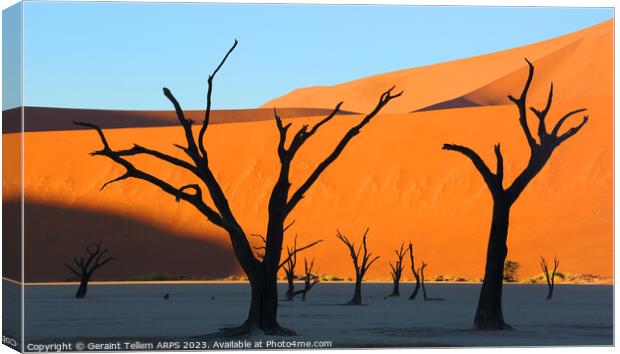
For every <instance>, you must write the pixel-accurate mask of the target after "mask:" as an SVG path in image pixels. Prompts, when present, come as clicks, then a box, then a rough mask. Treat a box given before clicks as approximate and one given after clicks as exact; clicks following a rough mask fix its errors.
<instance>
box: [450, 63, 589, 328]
mask: <svg viewBox="0 0 620 354" xmlns="http://www.w3.org/2000/svg"><path fill="white" fill-rule="evenodd" d="M526 61H527V59H526ZM527 64H528V66H529V73H528V77H527V81H526V82H525V86H524V87H523V91H522V93H521V96H520V97H519V98H515V97H513V96H508V97H509V98H510V100H511V101H512V102H513V103H514V104H515V105H516V106H517V108H518V111H519V123H520V124H521V128H522V129H523V132H524V134H525V138H526V140H527V143H528V145H529V147H530V158H529V160H528V163H527V166H526V167H525V168H524V169H523V170H522V171H521V172H520V173H519V174H518V175H517V177H516V178H515V180H514V181H513V182H512V184H511V185H510V186H509V187H508V188H504V183H503V179H504V159H503V157H502V153H501V150H500V145H499V144H497V145H495V156H496V160H497V161H496V166H497V167H496V169H495V173H493V172H491V170H490V169H489V167H488V166H487V165H486V164H485V162H484V161H483V160H482V158H481V157H480V156H479V155H478V154H477V153H476V152H474V151H473V150H472V149H470V148H467V147H465V146H460V145H454V144H445V145H444V146H443V149H445V150H452V151H456V152H459V153H461V154H463V155H465V156H466V157H467V158H469V159H470V160H471V161H472V163H473V164H474V166H475V167H476V169H477V170H478V172H480V174H481V175H482V178H483V179H484V182H485V183H486V185H487V186H488V188H489V190H490V192H491V195H492V197H493V218H492V221H491V231H490V236H489V243H488V249H487V258H486V267H485V273H484V280H483V282H482V288H481V291H480V298H479V301H478V308H477V310H476V316H475V318H474V328H476V329H482V330H494V329H495V330H497V329H509V328H511V327H510V326H509V325H508V324H506V322H505V321H504V316H503V313H502V280H503V278H504V276H503V270H504V260H505V259H506V255H507V254H508V248H507V247H506V240H507V237H508V221H509V219H510V208H511V207H512V205H513V204H514V203H515V201H516V200H517V198H518V197H519V195H521V193H522V192H523V190H524V189H525V187H526V186H527V185H528V184H529V183H530V181H532V179H534V177H536V175H537V174H538V172H540V170H541V169H542V168H543V167H544V166H545V164H546V163H547V161H548V160H549V158H550V157H551V155H552V153H553V151H554V150H555V149H556V148H557V147H558V146H559V145H560V144H562V143H563V142H564V141H566V140H567V139H569V138H570V137H572V136H574V135H575V134H577V132H579V131H580V130H581V128H582V127H583V126H584V125H585V124H586V123H587V121H588V116H587V115H586V116H584V117H583V120H582V121H581V123H579V124H578V125H576V126H575V127H572V128H570V129H567V130H565V131H564V132H563V133H561V132H560V131H561V130H562V126H563V124H564V123H565V122H566V120H567V119H568V118H569V117H571V116H573V115H575V114H578V113H580V112H583V111H585V109H583V108H581V109H577V110H574V111H571V112H569V113H567V114H565V115H564V116H562V117H561V118H560V119H559V120H558V121H557V123H556V124H555V125H554V127H553V129H552V130H551V132H549V131H548V130H547V121H546V118H547V114H548V113H549V110H550V109H551V102H552V101H553V84H551V88H550V90H549V96H548V98H547V104H546V106H545V108H544V109H543V110H542V111H541V110H538V109H536V108H534V107H530V110H531V111H532V112H533V113H534V116H535V117H536V118H537V120H538V129H537V135H538V141H537V140H536V139H535V138H534V136H533V134H532V130H531V129H530V127H529V126H528V119H527V112H528V109H527V103H526V99H527V93H528V90H529V88H530V84H531V82H532V78H533V77H534V65H532V63H530V62H529V61H527Z"/></svg>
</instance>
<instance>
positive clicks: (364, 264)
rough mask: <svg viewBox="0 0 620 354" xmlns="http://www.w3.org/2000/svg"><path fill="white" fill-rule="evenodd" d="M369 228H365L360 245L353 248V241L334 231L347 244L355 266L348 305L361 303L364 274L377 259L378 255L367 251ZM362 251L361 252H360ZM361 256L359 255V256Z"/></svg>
mask: <svg viewBox="0 0 620 354" xmlns="http://www.w3.org/2000/svg"><path fill="white" fill-rule="evenodd" d="M368 230H369V228H366V231H365V232H364V236H363V237H362V243H361V245H360V246H359V247H358V248H357V250H356V249H355V243H354V242H351V241H349V239H348V238H347V237H346V236H345V235H343V234H342V233H340V231H336V236H337V237H338V238H339V239H340V240H341V241H342V242H343V243H344V244H345V245H346V246H347V249H348V250H349V254H350V255H351V259H352V260H353V267H355V290H354V292H353V298H351V301H349V302H348V303H347V304H348V305H361V304H362V282H363V281H364V275H366V272H367V271H368V269H369V268H370V266H371V265H372V264H373V263H374V262H375V261H376V260H377V259H379V256H375V257H374V258H373V257H372V253H369V252H368V247H366V236H367V235H368ZM362 251H363V253H362ZM360 256H361V257H360Z"/></svg>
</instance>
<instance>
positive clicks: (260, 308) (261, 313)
mask: <svg viewBox="0 0 620 354" xmlns="http://www.w3.org/2000/svg"><path fill="white" fill-rule="evenodd" d="M250 287H251V289H252V300H251V302H250V312H249V314H248V318H247V319H246V320H245V322H244V323H243V325H241V326H240V327H238V328H226V329H224V330H232V333H231V334H234V333H235V332H239V333H248V332H249V333H254V332H259V333H260V332H262V333H264V334H276V335H293V334H295V332H293V331H292V330H290V329H287V328H284V327H281V326H280V325H279V324H278V320H277V317H278V286H277V282H276V281H273V280H270V279H268V277H266V276H265V274H264V273H263V274H261V275H260V276H258V277H255V276H252V277H251V278H250Z"/></svg>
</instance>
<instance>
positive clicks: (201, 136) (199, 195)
mask: <svg viewBox="0 0 620 354" xmlns="http://www.w3.org/2000/svg"><path fill="white" fill-rule="evenodd" d="M236 46H237V41H236V40H235V41H234V44H233V45H232V46H231V47H230V49H229V50H228V52H227V53H226V54H225V55H224V57H223V58H222V60H221V61H220V62H219V64H218V65H217V67H216V68H215V70H214V71H213V72H212V73H211V74H210V75H209V77H208V79H207V95H206V96H207V97H206V109H205V115H204V119H203V120H202V122H201V124H199V125H198V127H197V128H198V129H193V127H194V123H195V122H194V121H193V120H191V119H187V118H186V116H185V112H184V110H183V109H182V108H181V105H180V103H179V102H178V100H177V99H176V98H175V96H174V95H173V94H172V92H171V91H170V90H169V89H168V88H163V94H164V96H165V97H166V98H167V99H168V100H169V101H170V103H171V104H172V106H173V107H174V110H175V112H176V115H177V119H178V121H179V125H180V127H181V128H182V130H181V131H182V133H183V139H184V142H183V143H182V144H174V146H175V147H176V148H178V149H180V151H181V152H182V153H183V154H184V155H183V156H184V157H183V158H179V157H175V156H172V155H169V154H166V153H163V152H161V151H157V150H153V149H150V148H147V147H144V146H141V145H137V144H134V145H133V146H132V147H130V148H125V149H113V148H112V146H111V144H110V142H109V141H108V139H107V137H106V135H105V133H104V131H103V130H102V129H101V128H100V127H99V126H97V125H95V124H91V123H88V122H75V124H77V125H80V126H84V127H87V128H91V129H93V130H94V131H95V132H96V133H97V135H98V136H99V139H100V141H101V145H102V148H101V149H100V150H97V151H94V152H92V153H91V155H93V156H100V157H105V158H107V159H109V160H110V161H112V162H113V163H115V164H117V165H120V166H121V167H123V168H124V169H125V172H124V173H123V174H122V175H120V176H119V177H116V178H114V179H112V180H110V181H108V182H106V183H104V184H103V186H102V187H101V189H102V190H103V189H104V188H106V187H107V186H109V185H111V184H113V183H116V182H121V181H123V180H126V179H135V180H140V181H142V182H145V183H148V184H150V185H152V186H153V187H155V188H158V189H160V190H161V191H163V192H164V193H166V194H168V195H170V196H172V197H174V199H175V200H176V201H177V202H184V203H187V204H189V205H191V206H193V207H194V208H195V209H196V211H197V212H198V213H199V215H201V220H202V221H203V222H208V223H211V224H213V225H215V226H217V227H219V228H221V229H223V230H224V231H226V233H227V234H228V238H229V240H230V243H231V246H232V249H233V252H234V255H235V257H236V259H237V261H238V262H239V265H240V267H241V269H242V270H243V271H244V273H245V274H246V276H247V278H248V280H249V283H250V292H251V297H250V306H249V311H248V315H247V318H246V320H245V321H244V322H243V323H242V324H241V325H240V326H238V327H232V328H225V329H222V330H223V331H224V332H225V334H227V335H240V334H245V333H250V332H254V330H259V331H261V332H263V333H265V334H274V335H292V334H294V333H295V332H294V331H292V330H290V329H287V328H284V327H282V326H280V324H279V323H278V316H277V314H278V288H277V279H278V272H279V271H280V269H281V268H283V267H284V269H285V273H286V274H287V279H293V278H294V268H295V266H296V261H297V253H298V252H299V251H300V250H301V249H303V247H301V248H299V249H298V248H297V247H296V242H295V243H294V244H293V246H292V247H291V248H287V255H286V258H285V259H284V260H282V259H281V258H282V250H283V245H284V239H285V237H284V233H285V231H286V229H287V228H288V227H290V224H289V226H286V227H285V226H284V225H285V224H286V220H287V218H288V217H289V216H290V214H291V212H292V211H293V210H294V209H295V207H296V206H297V205H298V204H299V202H301V201H302V200H303V198H304V196H305V194H306V193H307V192H308V191H309V190H310V188H311V187H312V186H313V185H314V184H315V182H316V181H317V180H318V179H319V177H320V176H321V175H322V174H323V173H324V171H325V170H326V169H327V168H328V167H329V166H331V165H332V164H333V163H334V162H335V161H336V160H337V159H338V157H339V156H340V155H341V154H342V153H343V151H344V150H345V148H346V147H347V146H348V144H349V143H350V141H351V140H352V139H353V138H354V137H355V136H357V135H358V134H360V132H361V131H362V129H363V128H364V127H366V126H367V125H368V124H369V123H370V122H371V121H372V120H373V119H374V118H375V117H376V116H377V115H378V114H379V112H381V111H382V109H383V108H384V107H385V106H386V105H387V104H389V103H390V102H391V101H392V100H394V99H396V98H398V97H400V96H401V95H402V93H403V92H402V91H401V92H398V93H394V92H393V91H394V87H392V88H389V89H387V90H386V91H384V92H383V93H382V94H380V95H379V99H378V101H377V103H376V105H375V106H374V108H373V109H372V110H371V111H370V112H369V113H367V114H365V115H364V116H363V117H362V118H361V120H360V121H359V122H358V123H357V124H355V125H353V126H352V127H351V128H349V129H348V130H347V131H346V132H345V133H344V134H343V135H342V136H341V137H340V139H339V141H338V142H337V143H336V145H335V146H334V147H333V148H332V149H331V150H330V152H329V153H328V154H327V156H326V157H324V159H322V160H320V162H319V163H318V164H316V165H315V166H313V168H311V172H310V174H309V175H308V176H307V177H306V178H305V179H303V180H301V181H299V183H298V184H297V185H296V186H295V188H293V184H292V183H291V181H290V173H291V169H292V166H293V164H292V162H293V160H294V159H295V157H296V156H297V152H298V151H299V150H300V149H301V148H302V147H303V146H304V144H305V143H306V142H307V141H308V140H309V139H311V138H312V137H313V136H314V135H315V134H316V132H317V131H319V130H320V129H321V128H323V126H325V125H326V124H327V123H328V122H330V121H331V120H332V119H333V118H334V117H335V116H336V115H337V114H338V113H339V112H340V107H341V106H342V104H343V103H342V102H340V103H338V104H337V105H336V106H335V107H334V109H333V111H332V112H331V113H330V114H329V115H327V116H326V117H325V118H323V119H320V120H318V121H317V122H316V123H315V124H302V125H301V127H300V128H299V129H297V131H296V132H292V133H291V132H290V130H291V127H292V122H284V121H283V120H282V119H281V117H280V116H279V115H278V113H277V111H276V110H275V109H274V121H275V127H276V129H277V132H278V137H277V141H276V142H275V144H274V145H276V146H275V151H274V152H276V153H277V156H278V160H279V169H278V171H277V178H276V181H275V183H274V185H273V188H272V190H271V194H270V197H269V202H268V205H267V213H266V214H267V215H268V217H267V223H266V224H267V227H266V232H265V233H264V236H260V237H261V239H262V240H263V242H264V247H263V248H261V249H262V250H263V251H262V252H261V253H260V254H256V253H255V252H254V251H255V249H254V248H253V247H252V245H251V243H250V242H249V239H248V236H247V233H246V230H245V229H244V228H243V227H242V226H241V225H240V224H239V222H238V221H237V218H236V216H235V214H234V211H233V210H232V208H231V206H230V204H229V202H228V199H227V197H226V193H225V191H224V189H223V188H222V186H221V184H220V182H219V181H218V179H217V178H216V175H215V174H214V172H213V170H212V166H211V162H212V161H211V160H210V159H209V154H208V151H207V148H206V144H205V140H206V132H207V129H208V127H209V121H210V112H211V105H212V102H211V96H212V90H213V80H214V78H215V77H216V75H217V73H218V72H219V71H220V70H221V69H222V67H223V65H224V63H225V62H226V60H227V58H228V57H229V55H230V54H231V53H232V52H233V51H234V49H235V48H236ZM526 62H527V65H528V67H529V73H528V77H527V80H526V82H525V85H524V88H523V91H522V92H521V95H520V96H519V97H513V96H512V95H510V96H508V97H509V99H510V100H511V101H512V102H513V103H514V104H515V105H516V106H517V109H518V113H519V123H520V125H521V128H522V130H523V133H524V135H525V138H526V141H527V143H528V146H529V148H530V156H529V160H528V163H527V165H526V167H525V168H524V169H523V170H522V171H520V172H519V173H518V175H517V177H516V178H515V179H514V180H513V182H512V183H510V184H509V185H508V186H507V187H505V186H504V184H505V183H504V158H503V154H502V151H501V149H500V144H499V143H498V144H497V145H495V148H494V152H495V158H496V161H495V165H496V167H495V169H494V171H492V170H491V168H489V167H488V166H487V164H486V163H485V162H484V161H483V160H482V158H481V157H480V156H479V155H478V153H476V152H475V151H474V150H472V149H470V148H468V147H466V146H462V145H457V144H444V145H443V149H444V150H448V151H454V152H458V153H460V154H461V155H463V156H465V157H466V158H468V159H469V160H470V161H471V162H472V164H473V165H474V167H475V168H476V170H477V171H478V172H479V173H480V175H481V176H482V178H483V181H484V182H485V184H486V186H487V187H488V189H489V192H490V194H491V196H492V200H493V205H492V221H491V228H490V234H489V242H488V248H487V255H486V265H485V273H484V279H483V283H482V287H481V291H480V296H479V301H478V307H477V310H476V315H475V318H474V327H475V328H477V329H480V330H496V329H507V328H510V326H509V325H508V324H506V322H505V321H504V317H503V313H502V301H501V300H502V280H503V278H504V277H503V276H504V274H503V271H504V261H505V260H506V256H507V254H508V249H507V237H508V224H509V219H510V211H511V208H512V206H513V205H514V204H515V202H516V201H517V199H518V197H519V196H520V195H521V193H522V192H523V191H524V190H525V188H526V186H527V185H528V184H529V183H530V182H531V181H532V180H533V179H534V178H535V176H536V175H537V174H538V173H539V172H540V171H541V170H542V168H543V167H544V166H545V164H546V163H547V161H548V160H549V159H550V158H551V155H552V153H553V152H554V151H555V149H556V148H557V147H558V146H559V145H560V144H562V143H563V142H565V141H566V140H568V139H569V138H571V137H572V136H574V135H575V134H577V133H578V132H579V131H580V130H581V128H582V127H583V126H584V125H585V124H586V123H587V121H588V116H584V117H583V120H582V122H581V123H580V124H578V125H577V126H574V127H572V128H570V129H567V130H566V129H562V128H563V125H564V124H565V122H566V121H567V120H568V119H569V118H570V117H571V116H573V115H575V114H578V113H581V112H583V111H585V109H577V110H573V111H571V112H569V113H567V114H565V115H563V116H562V117H561V118H559V119H558V120H557V122H556V123H555V124H554V125H553V128H552V129H551V131H549V130H548V129H547V123H548V122H547V116H548V113H549V112H550V109H551V104H552V101H553V84H551V87H550V90H549V94H548V98H547V103H546V106H545V107H544V108H543V109H542V110H539V109H537V108H534V107H529V110H528V104H527V102H526V100H527V94H528V90H529V87H530V84H531V82H532V79H533V76H534V66H533V65H532V63H530V62H529V61H527V59H526ZM528 111H531V112H532V113H533V114H534V117H535V119H537V121H538V128H537V129H536V137H535V136H534V134H533V133H532V129H530V126H529V123H528V116H527V114H528ZM196 132H197V133H198V134H197V136H196ZM144 155H146V156H149V157H152V158H156V159H158V160H160V161H162V162H164V163H167V164H169V165H171V167H174V168H177V169H182V170H185V171H188V172H189V173H190V174H191V175H193V176H194V177H195V182H193V183H189V184H185V185H173V184H172V183H170V182H168V181H165V180H164V179H162V178H160V177H157V176H155V175H153V174H151V173H149V172H147V171H145V170H144V169H141V168H139V167H137V166H136V165H135V163H134V162H133V161H131V158H132V157H135V156H144ZM232 163H234V162H232ZM368 231H369V229H368V228H367V229H366V231H365V232H364V234H363V237H362V240H361V243H360V244H359V245H358V246H357V247H356V244H355V242H352V241H351V240H349V239H348V238H347V237H346V236H345V235H344V234H342V233H341V232H340V231H337V237H338V239H339V240H341V241H342V242H343V243H344V245H345V246H346V248H347V250H348V251H349V255H350V256H351V259H352V262H353V266H354V270H355V287H354V294H353V297H352V298H351V300H350V301H349V304H351V305H359V304H361V303H362V295H361V294H362V282H363V279H364V276H365V275H366V273H367V271H368V269H369V268H370V267H371V266H372V265H373V264H374V263H375V262H376V261H377V259H378V258H379V257H378V256H373V255H372V253H371V252H369V251H368V247H367V242H366V241H367V234H368ZM318 242H320V241H315V243H314V244H316V243H318ZM314 244H311V245H308V246H306V247H311V246H312V245H314ZM403 245H404V244H403ZM403 245H401V247H400V248H399V249H398V250H396V254H397V260H396V262H395V263H394V264H392V265H391V269H392V278H393V282H394V288H393V291H392V294H391V295H393V296H397V295H400V291H399V285H400V279H401V276H402V271H403V264H402V260H403V258H404V252H403V251H404V250H403ZM408 250H409V256H410V260H411V269H412V272H413V274H414V277H415V279H416V286H415V289H414V291H413V293H412V294H411V296H410V298H411V299H415V297H416V296H417V294H418V292H419V289H420V288H422V292H423V294H424V298H425V300H433V299H432V298H428V296H427V294H426V288H425V279H424V270H425V268H426V266H427V264H426V263H424V262H421V265H420V267H418V268H417V269H416V267H415V264H414V255H413V247H412V245H411V243H410V244H409V248H408ZM87 251H88V253H89V256H88V258H87V259H86V260H85V259H83V258H80V259H74V261H75V262H74V263H75V265H76V266H77V267H78V268H79V269H77V268H74V267H73V266H70V265H67V266H68V267H69V268H70V269H71V271H72V272H74V273H75V275H76V276H79V277H80V278H81V279H82V281H81V283H82V282H84V284H85V285H84V290H83V293H84V294H85V293H86V284H87V283H88V279H89V278H90V276H92V273H93V272H94V270H96V269H97V268H99V267H101V266H103V265H104V264H105V263H107V262H109V261H110V260H112V259H113V258H108V259H103V260H101V258H102V257H103V254H105V251H107V249H106V250H103V251H100V249H99V246H97V248H96V250H95V249H94V248H91V249H88V248H87ZM91 251H92V252H91ZM93 257H94V258H95V259H97V260H96V261H95V262H94V264H95V266H94V267H92V266H91V263H89V261H88V259H91V260H92V259H93ZM304 265H305V273H306V276H305V279H304V280H305V282H304V283H305V287H304V290H305V292H304V293H303V294H302V297H303V296H305V295H306V294H307V292H308V291H309V289H311V288H312V286H313V285H314V284H316V281H315V279H313V278H312V268H313V266H314V261H310V262H308V261H307V260H305V261H304ZM541 266H542V267H543V269H545V274H546V278H547V280H548V284H549V295H548V297H549V298H551V296H552V293H553V286H554V280H553V279H554V277H555V268H557V262H556V264H555V266H554V270H553V271H552V272H551V274H549V272H548V271H547V265H546V262H541ZM289 274H290V276H289ZM306 280H307V281H306ZM81 287H82V286H81V285H80V288H81ZM78 292H79V291H78ZM294 295H295V290H294V287H291V286H289V293H288V294H287V299H288V298H289V297H294Z"/></svg>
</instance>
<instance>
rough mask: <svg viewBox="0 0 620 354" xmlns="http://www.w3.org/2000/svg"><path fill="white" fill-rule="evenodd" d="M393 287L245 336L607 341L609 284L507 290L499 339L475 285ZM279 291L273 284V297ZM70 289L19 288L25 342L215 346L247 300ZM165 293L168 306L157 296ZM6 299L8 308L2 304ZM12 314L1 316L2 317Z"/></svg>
mask: <svg viewBox="0 0 620 354" xmlns="http://www.w3.org/2000/svg"><path fill="white" fill-rule="evenodd" d="M391 286H392V285H391V284H389V283H368V284H365V285H364V288H363V296H364V302H365V306H344V305H342V304H343V303H345V302H346V301H347V300H349V297H350V296H351V295H352V290H353V285H352V284H348V283H322V284H318V285H317V286H316V287H315V288H314V289H313V290H312V291H311V293H309V297H308V299H307V301H305V302H301V301H299V300H296V301H294V302H286V301H281V302H280V310H279V311H280V312H279V319H280V324H281V325H283V326H285V327H289V328H292V329H294V330H296V331H297V333H298V335H297V336H294V337H282V338H273V337H271V338H269V337H258V336H254V337H250V338H247V339H248V340H250V341H252V342H254V341H256V340H260V339H262V340H266V339H272V340H273V339H279V340H282V339H283V340H286V341H305V340H308V341H311V342H314V341H332V343H331V345H332V346H333V347H395V346H416V347H448V346H544V345H554V346H561V345H612V344H613V303H612V299H613V287H612V286H609V285H557V286H556V293H555V295H554V298H553V299H552V300H551V301H546V300H545V295H546V286H544V285H526V284H515V285H512V284H511V285H506V286H505V288H504V316H505V318H506V320H507V321H508V322H509V323H510V324H511V325H512V326H514V327H515V329H516V330H514V331H500V332H495V331H490V332H480V331H474V330H472V329H471V323H472V318H473V314H474V310H475V307H476V303H477V295H478V292H479V288H480V285H479V284H428V285H427V290H428V293H429V296H430V297H441V298H445V301H428V302H425V301H423V300H422V298H421V295H422V294H421V293H420V297H419V298H418V299H417V300H415V301H409V300H408V299H407V296H408V295H409V292H410V291H411V290H412V288H413V285H412V284H410V283H405V284H402V285H401V294H402V295H403V296H401V297H400V298H385V295H387V294H389V293H390V291H391ZM284 287H285V284H281V293H283V292H284ZM4 288H5V290H6V291H5V294H9V293H11V292H13V293H14V292H15V291H17V292H18V291H19V288H18V287H17V286H16V285H14V284H10V283H8V282H6V281H5V282H4ZM74 291H75V287H74V286H67V285H63V286H26V287H25V297H26V310H25V318H26V322H25V328H26V344H28V343H49V342H55V341H59V340H61V339H63V340H69V341H78V340H79V341H83V342H84V343H88V342H96V343H108V342H116V341H118V340H120V341H131V342H133V341H139V342H142V343H149V342H152V343H157V342H159V341H180V342H183V341H198V342H204V343H206V345H207V346H208V348H211V349H213V348H214V345H215V343H216V342H219V343H220V344H221V343H224V342H226V341H227V340H228V339H224V338H214V337H207V336H205V335H207V334H210V333H213V332H215V331H217V329H218V328H220V327H225V326H234V325H237V324H240V323H241V322H242V321H243V320H244V319H245V316H246V313H247V308H248V302H249V289H248V285H246V284H191V285H188V284H179V285H175V284H172V285H170V284H146V285H145V284H140V285H91V286H90V288H89V294H88V297H87V298H86V299H83V300H76V299H73V298H72V296H73V294H74ZM166 293H169V294H170V299H169V300H164V299H163V296H164V294H166ZM4 301H5V309H7V306H6V305H9V304H8V303H7V302H10V297H5V299H4ZM9 309H13V310H18V307H16V306H10V307H9ZM16 315H17V313H16V312H15V311H7V310H5V311H4V312H3V316H4V317H5V318H4V319H5V320H7V319H10V318H11V316H16ZM13 318H14V317H13ZM10 330H11V329H10V328H6V329H5V333H9V332H10ZM9 334H10V333H9ZM237 339H238V338H237ZM242 339H243V338H242ZM203 345H204V344H203Z"/></svg>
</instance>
